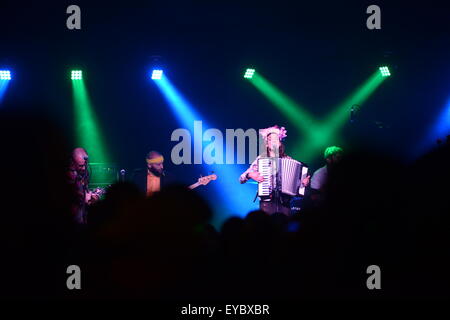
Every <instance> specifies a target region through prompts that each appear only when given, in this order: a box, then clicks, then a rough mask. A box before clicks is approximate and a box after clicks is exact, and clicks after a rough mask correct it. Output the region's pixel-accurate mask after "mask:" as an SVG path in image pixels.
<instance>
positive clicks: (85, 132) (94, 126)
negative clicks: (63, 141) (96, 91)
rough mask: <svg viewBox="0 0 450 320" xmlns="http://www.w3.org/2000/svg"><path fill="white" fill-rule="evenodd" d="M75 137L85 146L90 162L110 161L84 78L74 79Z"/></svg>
mask: <svg viewBox="0 0 450 320" xmlns="http://www.w3.org/2000/svg"><path fill="white" fill-rule="evenodd" d="M72 89H73V103H74V109H75V110H74V113H75V117H74V121H75V138H76V142H77V144H78V146H79V147H82V148H85V149H86V151H87V152H88V154H89V160H90V162H103V163H105V162H110V161H109V160H110V158H109V156H108V154H107V152H106V145H105V143H104V140H103V138H102V136H101V133H100V130H99V125H98V121H97V119H96V116H95V113H94V110H93V108H92V104H91V102H90V99H89V94H88V92H87V90H86V86H85V83H84V80H72Z"/></svg>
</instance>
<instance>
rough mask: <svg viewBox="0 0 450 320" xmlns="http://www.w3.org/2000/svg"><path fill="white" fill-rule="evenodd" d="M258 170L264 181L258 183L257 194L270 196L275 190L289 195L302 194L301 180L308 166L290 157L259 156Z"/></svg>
mask: <svg viewBox="0 0 450 320" xmlns="http://www.w3.org/2000/svg"><path fill="white" fill-rule="evenodd" d="M258 171H259V173H260V175H261V176H263V177H264V181H263V182H260V183H259V184H258V196H260V197H265V196H270V195H271V194H272V193H273V192H274V191H275V190H278V191H279V192H281V193H283V194H286V195H290V196H297V195H301V196H303V195H304V194H305V187H303V186H302V184H301V180H302V179H303V178H304V177H306V175H307V173H308V167H306V166H305V165H304V164H302V163H301V162H299V161H297V160H294V159H290V158H277V157H274V158H270V157H261V158H259V159H258Z"/></svg>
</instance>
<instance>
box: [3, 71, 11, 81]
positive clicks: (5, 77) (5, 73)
mask: <svg viewBox="0 0 450 320" xmlns="http://www.w3.org/2000/svg"><path fill="white" fill-rule="evenodd" d="M0 80H11V71H9V70H0Z"/></svg>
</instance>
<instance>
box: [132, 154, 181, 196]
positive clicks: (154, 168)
mask: <svg viewBox="0 0 450 320" xmlns="http://www.w3.org/2000/svg"><path fill="white" fill-rule="evenodd" d="M145 161H146V163H147V167H146V168H145V169H136V170H135V171H134V173H133V177H132V180H133V182H134V183H135V184H136V185H137V186H138V187H139V189H140V190H141V191H142V192H144V193H145V194H146V195H147V196H151V195H153V194H154V193H155V192H159V191H161V188H163V187H165V186H167V185H168V184H170V183H171V182H172V181H171V179H170V176H168V175H166V172H165V171H164V157H163V155H162V154H161V153H159V152H158V151H150V152H149V153H147V156H146V157H145Z"/></svg>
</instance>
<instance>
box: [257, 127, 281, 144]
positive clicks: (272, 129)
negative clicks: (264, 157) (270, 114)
mask: <svg viewBox="0 0 450 320" xmlns="http://www.w3.org/2000/svg"><path fill="white" fill-rule="evenodd" d="M271 133H275V134H276V135H278V139H280V141H283V139H284V138H286V137H287V130H286V129H285V128H284V127H281V128H280V127H279V126H277V125H274V126H273V127H269V128H265V129H259V134H260V135H261V136H262V137H263V138H264V141H265V142H267V137H268V136H269V134H271Z"/></svg>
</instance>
